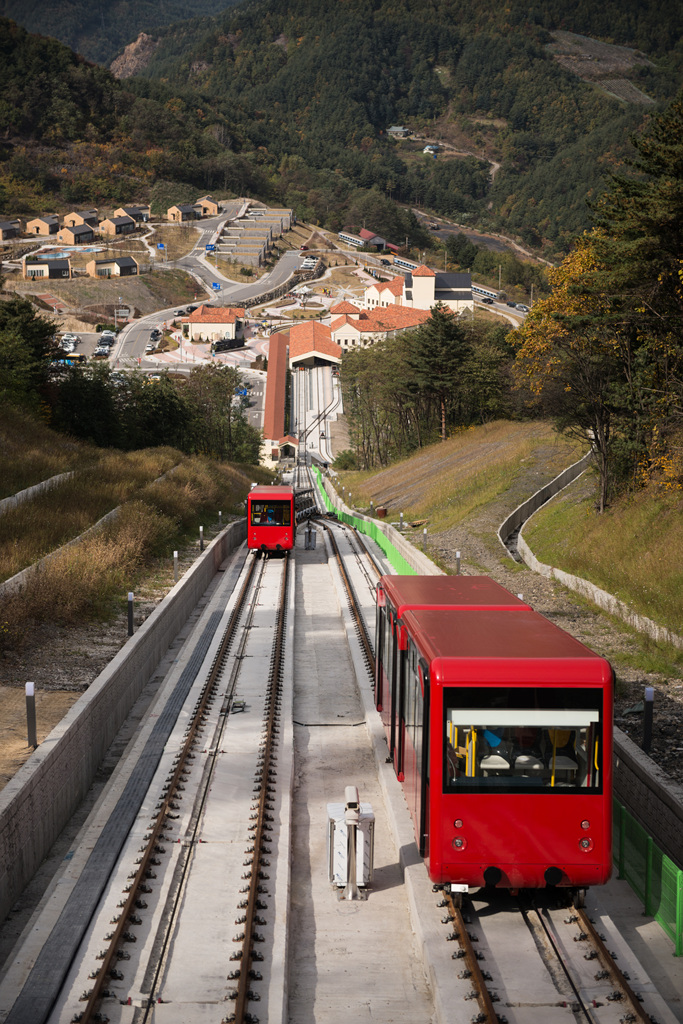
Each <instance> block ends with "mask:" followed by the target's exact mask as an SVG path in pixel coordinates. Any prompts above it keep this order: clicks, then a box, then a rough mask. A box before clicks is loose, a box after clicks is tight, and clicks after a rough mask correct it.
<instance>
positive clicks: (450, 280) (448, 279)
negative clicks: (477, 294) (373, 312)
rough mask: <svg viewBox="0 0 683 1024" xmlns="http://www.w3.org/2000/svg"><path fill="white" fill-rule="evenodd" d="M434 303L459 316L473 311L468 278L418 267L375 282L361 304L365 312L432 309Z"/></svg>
mask: <svg viewBox="0 0 683 1024" xmlns="http://www.w3.org/2000/svg"><path fill="white" fill-rule="evenodd" d="M437 302H440V303H442V304H443V305H444V306H447V307H448V309H452V310H453V312H454V313H462V312H465V311H466V310H473V309H474V298H473V296H472V277H471V275H470V274H449V273H445V272H442V271H438V270H431V269H430V268H429V267H427V266H425V265H424V264H421V265H420V266H418V267H415V269H414V270H412V271H410V272H409V273H407V274H406V275H405V276H401V277H394V278H392V279H391V280H390V281H377V282H376V283H375V284H372V285H370V287H369V288H366V290H365V295H364V297H363V304H364V305H365V307H366V308H367V309H378V308H381V307H389V306H393V305H396V306H407V307H409V308H413V309H431V307H432V306H435V305H436V303H437Z"/></svg>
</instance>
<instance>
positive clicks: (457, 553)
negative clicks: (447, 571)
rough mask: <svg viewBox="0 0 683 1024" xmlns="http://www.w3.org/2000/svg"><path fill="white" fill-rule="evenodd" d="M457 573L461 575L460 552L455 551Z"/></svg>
mask: <svg viewBox="0 0 683 1024" xmlns="http://www.w3.org/2000/svg"><path fill="white" fill-rule="evenodd" d="M455 575H456V576H459V575H460V552H459V551H456V552H455Z"/></svg>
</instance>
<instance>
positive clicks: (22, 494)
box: [0, 470, 74, 516]
mask: <svg viewBox="0 0 683 1024" xmlns="http://www.w3.org/2000/svg"><path fill="white" fill-rule="evenodd" d="M73 475H74V474H73V470H70V471H69V472H68V473H58V474H57V476H51V477H50V478H49V479H48V480H41V482H40V483H39V484H34V485H33V487H25V488H24V490H23V491H17V493H16V494H10V496H9V498H3V499H2V501H0V516H1V515H2V514H3V512H9V511H10V510H11V509H14V508H16V507H17V506H18V505H23V503H24V502H25V501H31V500H32V499H33V498H36V497H37V496H38V495H39V494H43V493H44V492H45V491H49V490H51V489H52V488H53V487H57V486H58V485H59V484H61V483H63V481H64V480H68V479H69V478H70V477H72V476H73Z"/></svg>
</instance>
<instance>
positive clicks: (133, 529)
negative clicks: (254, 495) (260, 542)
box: [0, 412, 270, 647]
mask: <svg viewBox="0 0 683 1024" xmlns="http://www.w3.org/2000/svg"><path fill="white" fill-rule="evenodd" d="M0 439H2V441H3V449H4V450H5V451H8V452H10V455H11V457H10V459H9V461H8V468H9V466H12V465H16V466H17V467H20V466H21V465H22V464H24V463H25V464H26V466H27V467H29V471H28V472H27V473H25V474H24V475H23V477H21V476H20V475H19V474H15V475H14V476H13V477H12V476H8V480H10V481H12V484H13V486H14V489H15V490H19V489H20V488H22V487H26V486H27V485H28V484H30V483H35V482H37V480H39V479H46V478H48V477H50V476H52V475H54V474H55V473H57V472H60V471H64V470H67V469H75V470H76V474H75V476H74V479H73V480H70V481H67V482H66V483H65V484H64V485H61V486H58V487H57V488H55V489H54V490H50V491H48V492H47V493H46V494H44V495H41V496H38V497H36V498H35V499H33V500H31V501H29V502H26V503H25V504H22V505H21V506H20V507H19V508H18V509H17V510H16V511H10V512H7V513H6V514H5V515H3V516H0V579H6V578H7V577H9V576H11V575H12V574H13V573H15V572H17V571H18V570H19V569H21V568H23V567H24V566H27V565H30V564H33V563H34V562H35V561H36V560H37V559H38V558H40V557H41V556H43V555H45V554H47V553H50V552H52V551H55V550H58V549H60V548H61V545H63V544H64V543H65V541H66V540H68V539H69V538H71V537H75V536H77V535H79V534H81V533H82V532H83V531H85V530H87V528H88V527H89V526H91V525H92V524H93V523H94V522H96V521H97V519H99V518H100V517H101V516H102V515H103V514H104V513H105V512H106V511H108V510H110V509H112V508H114V507H116V506H119V508H120V510H121V511H120V513H119V515H118V517H117V518H116V519H114V521H113V522H112V523H111V524H109V525H107V526H106V527H105V528H104V529H103V530H100V531H97V532H96V533H94V534H93V535H91V536H89V537H88V538H87V539H86V540H84V541H82V542H81V543H80V544H79V545H77V546H75V547H70V548H61V550H58V553H57V554H56V555H55V556H54V557H53V558H51V559H50V560H49V562H48V563H47V564H46V565H45V567H44V568H43V569H42V570H41V572H40V573H39V574H37V575H36V576H35V577H33V578H32V579H31V582H30V584H29V585H28V586H26V587H25V588H24V589H23V590H22V591H21V592H20V593H19V594H17V595H9V596H5V597H2V598H0V647H6V646H9V647H13V646H15V645H17V644H21V643H22V642H23V640H24V639H25V638H26V637H27V636H28V635H29V632H30V628H31V623H35V622H41V621H59V622H64V623H68V622H77V621H81V620H83V619H87V618H91V617H98V616H103V617H108V616H109V615H110V614H111V613H112V611H113V610H114V609H115V608H116V605H117V602H120V601H121V600H122V599H123V596H124V595H125V593H126V592H127V591H128V590H130V589H131V586H133V585H134V584H135V583H136V582H142V583H144V580H145V579H146V578H147V577H148V576H149V575H150V574H152V575H153V574H154V572H155V571H156V564H155V560H156V559H159V558H162V559H165V560H166V561H168V559H169V557H170V556H171V554H172V552H173V550H174V549H175V548H178V547H179V546H180V544H181V542H182V541H183V540H185V539H186V538H187V537H188V536H194V537H196V536H197V527H198V525H199V524H202V525H203V526H204V529H205V534H206V538H207V540H209V539H210V538H211V537H212V536H213V535H214V534H215V532H216V530H217V528H218V515H217V512H218V510H219V509H220V510H221V511H222V513H223V522H227V521H229V520H230V519H231V518H235V517H238V516H239V515H242V514H243V511H242V510H243V502H244V498H245V497H246V494H247V491H248V490H249V485H250V483H251V481H252V480H258V481H259V482H266V481H267V480H268V479H269V478H270V474H269V473H267V472H266V471H265V470H262V469H260V468H257V467H253V466H239V465H236V466H234V465H231V464H229V463H216V462H211V461H209V460H206V459H202V458H196V457H192V458H188V457H186V456H184V455H183V454H182V453H181V452H177V451H175V450H173V449H170V448H152V449H147V450H146V451H140V452H130V453H125V452H114V451H100V450H98V449H95V448H87V447H86V446H83V445H75V444H71V443H70V442H68V441H67V440H66V439H64V438H62V437H61V436H60V435H57V434H55V433H54V432H53V431H51V430H49V429H48V428H47V427H44V426H42V425H40V424H32V421H31V420H29V419H27V418H26V417H24V416H23V415H22V414H19V413H15V414H8V413H7V412H5V413H4V414H2V415H0ZM84 453H85V459H86V462H87V464H86V465H85V467H83V454H84ZM2 468H3V463H2V462H1V461H0V469H2ZM171 468H173V472H171V473H169V472H168V470H169V469H171ZM162 474H166V475H165V476H163V478H161V479H160V477H161V475H162Z"/></svg>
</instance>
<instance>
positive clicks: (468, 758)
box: [443, 686, 602, 793]
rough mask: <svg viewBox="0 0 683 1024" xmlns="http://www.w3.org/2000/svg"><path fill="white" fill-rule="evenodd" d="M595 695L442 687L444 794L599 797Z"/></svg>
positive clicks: (599, 756)
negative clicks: (582, 794)
mask: <svg viewBox="0 0 683 1024" xmlns="http://www.w3.org/2000/svg"><path fill="white" fill-rule="evenodd" d="M601 723H602V693H601V692H600V690H598V689H585V688H584V689H579V688H576V689H573V688H569V687H565V688H562V689H560V688H555V687H553V688H538V687H528V688H527V687H520V688H517V687H476V688H474V687H464V686H463V687H448V688H445V689H444V775H443V778H444V787H443V788H444V792H445V793H457V792H464V791H466V792H480V793H486V792H492V791H495V792H507V793H520V792H524V793H528V792H564V793H570V792H577V791H581V792H585V791H586V790H590V791H591V792H594V793H599V792H601V791H602V742H601Z"/></svg>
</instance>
